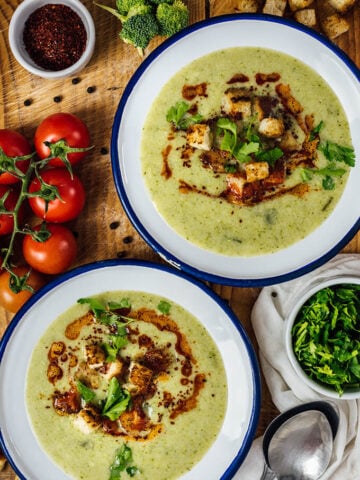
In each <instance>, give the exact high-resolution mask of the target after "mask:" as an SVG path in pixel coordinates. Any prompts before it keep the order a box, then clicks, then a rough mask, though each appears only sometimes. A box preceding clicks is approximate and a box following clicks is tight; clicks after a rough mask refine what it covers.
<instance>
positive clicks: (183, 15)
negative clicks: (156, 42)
mask: <svg viewBox="0 0 360 480" xmlns="http://www.w3.org/2000/svg"><path fill="white" fill-rule="evenodd" d="M156 18H157V20H158V22H159V26H160V34H161V35H165V36H166V37H170V36H171V35H174V33H177V32H179V31H180V30H181V29H183V28H185V27H186V26H187V25H189V10H188V8H187V6H186V5H185V4H184V3H183V2H182V1H181V0H174V3H173V4H172V5H169V4H167V3H161V4H160V5H159V6H158V7H157V9H156Z"/></svg>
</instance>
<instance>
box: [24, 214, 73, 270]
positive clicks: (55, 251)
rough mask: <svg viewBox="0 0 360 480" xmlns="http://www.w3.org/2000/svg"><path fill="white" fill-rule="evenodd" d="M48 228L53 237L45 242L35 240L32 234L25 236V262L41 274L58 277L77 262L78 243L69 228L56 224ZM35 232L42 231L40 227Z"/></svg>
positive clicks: (48, 225)
mask: <svg viewBox="0 0 360 480" xmlns="http://www.w3.org/2000/svg"><path fill="white" fill-rule="evenodd" d="M46 227H47V229H48V230H49V232H50V233H51V235H50V237H49V238H48V239H47V240H46V241H45V242H38V241H36V240H34V239H33V238H32V237H31V235H30V234H27V235H25V237H24V241H23V255H24V258H25V261H26V262H27V263H28V264H29V265H30V266H31V267H33V268H35V269H36V270H38V271H39V272H42V273H47V274H50V275H56V274H58V273H62V272H64V271H65V270H67V269H68V268H69V267H70V265H71V264H72V263H73V261H74V260H75V257H76V254H77V243H76V240H75V237H74V235H73V233H72V232H71V230H69V229H68V228H67V227H64V226H63V225H58V224H54V223H48V224H47V225H46ZM34 230H40V225H38V226H36V227H34Z"/></svg>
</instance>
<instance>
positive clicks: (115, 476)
mask: <svg viewBox="0 0 360 480" xmlns="http://www.w3.org/2000/svg"><path fill="white" fill-rule="evenodd" d="M132 461H133V456H132V451H131V448H130V447H128V446H127V445H126V444H123V445H122V446H121V447H120V448H119V449H118V450H117V452H116V454H115V459H114V461H113V463H112V464H111V466H110V477H109V480H119V479H120V478H121V472H123V471H126V473H127V474H128V475H129V476H130V477H133V476H134V475H135V474H136V473H137V472H138V471H139V469H138V468H137V467H135V466H132V465H129V464H131V463H132Z"/></svg>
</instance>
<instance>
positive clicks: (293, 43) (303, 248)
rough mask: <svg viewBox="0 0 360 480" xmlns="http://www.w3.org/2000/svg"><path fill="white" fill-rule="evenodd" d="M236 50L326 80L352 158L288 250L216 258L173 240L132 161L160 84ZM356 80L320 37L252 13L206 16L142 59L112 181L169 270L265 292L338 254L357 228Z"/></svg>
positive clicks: (115, 140) (116, 143)
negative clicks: (339, 190)
mask: <svg viewBox="0 0 360 480" xmlns="http://www.w3.org/2000/svg"><path fill="white" fill-rule="evenodd" d="M237 46H239V47H249V46H251V47H262V48H268V49H272V50H276V51H279V52H281V53H284V54H287V55H290V56H292V57H294V58H296V59H298V60H300V61H302V62H303V63H305V64H306V65H308V66H309V67H311V68H312V69H314V70H315V71H316V72H317V73H318V74H319V75H321V76H322V77H323V78H324V79H326V81H327V82H328V84H329V86H330V87H331V88H332V90H333V91H334V92H335V94H336V95H337V96H338V98H339V100H340V102H341V104H342V105H343V108H344V110H345V113H346V115H347V118H348V121H349V125H350V130H351V136H352V141H353V145H354V148H355V155H356V158H357V161H356V166H355V167H354V168H352V169H351V172H350V176H349V179H348V181H347V185H346V189H345V191H344V193H343V195H342V197H341V199H340V201H339V202H338V204H337V205H336V207H335V209H334V211H333V212H332V213H331V214H330V216H329V217H328V218H327V219H326V220H325V221H324V222H323V223H322V224H321V225H320V226H319V227H318V228H316V229H315V230H314V231H313V232H312V233H311V234H309V235H308V236H307V237H305V238H304V239H303V240H301V241H298V242H297V243H295V244H293V245H291V246H290V247H288V248H285V249H282V250H279V251H277V252H275V253H273V254H265V255H260V256H257V255H254V256H251V257H245V256H244V257H241V256H230V255H229V256H226V255H221V254H217V253H215V252H213V251H208V250H205V249H203V248H201V247H199V246H197V245H195V244H194V243H191V242H190V241H188V240H186V239H185V238H184V237H181V236H180V235H179V234H178V233H177V232H176V231H175V230H174V229H173V228H172V227H171V226H170V225H169V224H168V223H167V222H166V221H165V219H164V218H163V217H162V215H161V214H160V213H159V211H158V209H157V207H156V205H155V202H154V201H153V200H152V198H151V195H150V192H149V190H148V188H147V185H146V183H145V179H144V177H143V174H142V162H141V159H140V149H141V137H142V128H143V125H144V123H145V120H146V116H147V113H148V112H149V110H150V108H151V106H152V103H153V101H154V99H155V98H156V97H157V96H158V95H159V93H160V91H161V89H162V87H163V86H164V85H165V84H166V83H167V81H168V80H169V79H170V78H172V77H173V75H175V74H176V73H177V72H178V71H179V70H180V69H181V68H183V67H184V66H186V65H188V64H189V63H191V62H192V61H193V60H195V59H197V58H199V57H201V56H204V55H206V54H209V53H211V52H214V51H216V50H221V49H226V48H230V47H237ZM359 79H360V73H359V70H358V69H357V67H356V66H355V65H354V64H353V63H352V62H351V60H350V59H348V58H347V57H346V55H345V54H344V53H343V52H341V50H340V49H339V48H337V47H336V46H335V45H334V44H332V43H331V42H329V41H328V40H327V39H326V38H325V37H324V36H321V35H319V34H317V33H316V32H315V31H313V30H310V29H309V28H306V27H304V26H302V25H301V24H299V23H295V22H291V21H288V20H286V19H282V18H279V17H274V16H268V15H258V14H257V15H252V14H242V15H225V16H221V17H214V18H212V19H210V20H206V21H203V22H199V23H196V24H194V25H192V26H190V27H188V28H187V29H185V30H183V31H182V32H180V33H179V34H177V35H175V36H174V37H171V38H170V39H168V40H167V41H165V42H164V43H163V44H161V45H160V46H159V47H158V48H157V49H156V50H155V51H153V52H152V53H151V54H150V55H149V56H148V57H147V58H145V60H144V61H143V62H142V64H141V65H140V67H139V68H138V70H137V71H136V72H135V74H134V76H133V77H132V79H131V80H130V82H129V83H128V85H127V87H126V89H125V91H124V94H123V96H122V98H121V100H120V103H119V107H118V110H117V112H116V115H115V119H114V124H113V131H112V145H111V156H112V168H113V174H114V179H115V183H116V187H117V191H118V194H119V197H120V199H121V202H122V204H123V207H124V209H125V211H126V212H127V214H128V216H129V218H130V220H131V221H132V223H133V225H134V226H135V228H136V229H137V231H138V232H139V233H140V235H141V236H142V237H143V238H144V239H145V240H146V241H147V242H148V244H149V245H150V246H151V247H152V248H153V249H154V250H155V251H156V252H157V253H158V254H159V255H161V257H162V258H164V259H165V260H166V261H168V262H169V263H170V264H172V265H173V266H175V267H176V268H179V269H181V270H183V271H185V272H187V273H190V274H191V275H194V276H196V277H199V278H201V279H203V280H206V281H210V282H213V283H221V284H226V285H234V286H242V287H249V286H250V287H257V286H264V285H271V284H275V283H279V282H283V281H288V280H290V279H292V278H296V277H298V276H300V275H303V274H305V273H307V272H310V271H311V270H313V269H315V268H317V267H319V266H320V265H322V264H323V263H325V262H326V261H327V260H329V259H330V258H332V257H333V256H334V255H335V254H336V253H337V252H338V251H339V250H341V249H342V248H343V247H344V246H345V245H346V244H347V243H348V242H349V240H350V239H351V238H352V237H353V236H354V235H355V234H356V232H357V231H358V229H359V226H360V219H359V217H360V204H359V203H358V202H354V199H355V198H357V196H358V185H359V184H360V137H359V135H358V131H359V128H360V113H359V112H360V110H359V103H360V82H359ZM189 215H191V212H189ZM214 221H215V222H216V219H214Z"/></svg>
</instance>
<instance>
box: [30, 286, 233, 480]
mask: <svg viewBox="0 0 360 480" xmlns="http://www.w3.org/2000/svg"><path fill="white" fill-rule="evenodd" d="M94 299H95V300H94ZM88 300H89V299H86V301H85V302H84V303H80V304H77V305H75V306H73V307H72V308H70V309H69V310H68V311H66V312H65V313H64V314H62V315H60V316H59V317H58V318H57V319H56V320H55V321H54V322H53V323H52V324H51V325H50V327H49V328H48V329H47V331H46V332H45V334H44V336H43V337H42V338H41V340H40V342H39V344H38V345H37V346H36V348H35V349H34V352H33V355H32V359H31V362H30V365H29V369H28V375H27V385H26V402H27V408H28V413H29V417H30V420H31V423H32V426H33V429H34V432H35V434H36V436H37V438H38V440H39V443H40V444H41V446H42V448H43V449H44V450H45V451H46V452H47V454H48V455H49V456H50V457H51V458H52V459H53V460H54V462H56V463H57V464H58V465H59V467H60V468H61V469H62V470H63V471H64V472H66V474H68V475H69V476H70V477H71V478H74V479H77V480H79V479H86V480H109V479H111V480H113V479H114V480H115V479H117V478H121V479H126V478H138V479H139V480H140V479H141V480H154V479H157V480H173V479H177V478H179V477H181V476H182V475H183V474H184V473H186V472H187V471H189V470H190V469H191V468H192V467H193V466H194V464H196V463H197V462H198V461H199V460H200V459H201V458H202V457H203V455H204V454H205V452H206V451H207V450H208V449H209V447H210V446H211V444H212V443H213V442H214V440H215V438H216V436H217V435H218V432H219V430H220V428H221V425H222V422H223V419H224V415H225V409H226V404H227V382H226V374H225V371H224V366H223V362H222V358H221V355H220V352H219V350H218V349H217V347H216V345H215V343H214V342H213V340H212V338H211V337H210V336H209V334H208V333H207V331H206V329H205V328H204V327H203V326H202V325H201V324H200V322H199V321H198V320H197V319H196V318H194V316H193V315H191V314H190V313H189V312H188V311H186V310H184V309H183V308H182V307H181V306H179V305H177V304H175V303H173V302H170V301H168V300H166V299H163V298H160V297H158V296H155V295H150V294H147V293H141V292H140V293H139V292H133V291H126V292H124V291H119V292H106V293H104V294H102V295H99V296H96V297H92V300H91V301H96V302H97V301H98V302H100V304H101V305H102V306H105V307H106V310H107V312H108V313H107V314H103V313H101V314H98V315H101V317H100V316H99V317H98V318H97V319H95V317H94V305H95V304H91V305H90V304H89V303H88ZM95 306H96V305H95ZM96 308H97V307H96ZM109 309H110V310H111V312H112V313H114V315H115V316H113V315H112V314H109ZM115 387H116V388H115ZM124 448H125V449H127V450H126V451H127V453H129V452H130V455H131V458H130V460H129V461H128V463H127V464H126V468H125V469H124V470H121V472H120V474H121V476H119V472H116V458H118V457H119V455H120V456H121V454H122V453H123V452H124ZM121 458H123V457H121ZM111 469H112V470H111ZM111 471H112V473H111ZM111 475H113V476H111Z"/></svg>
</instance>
